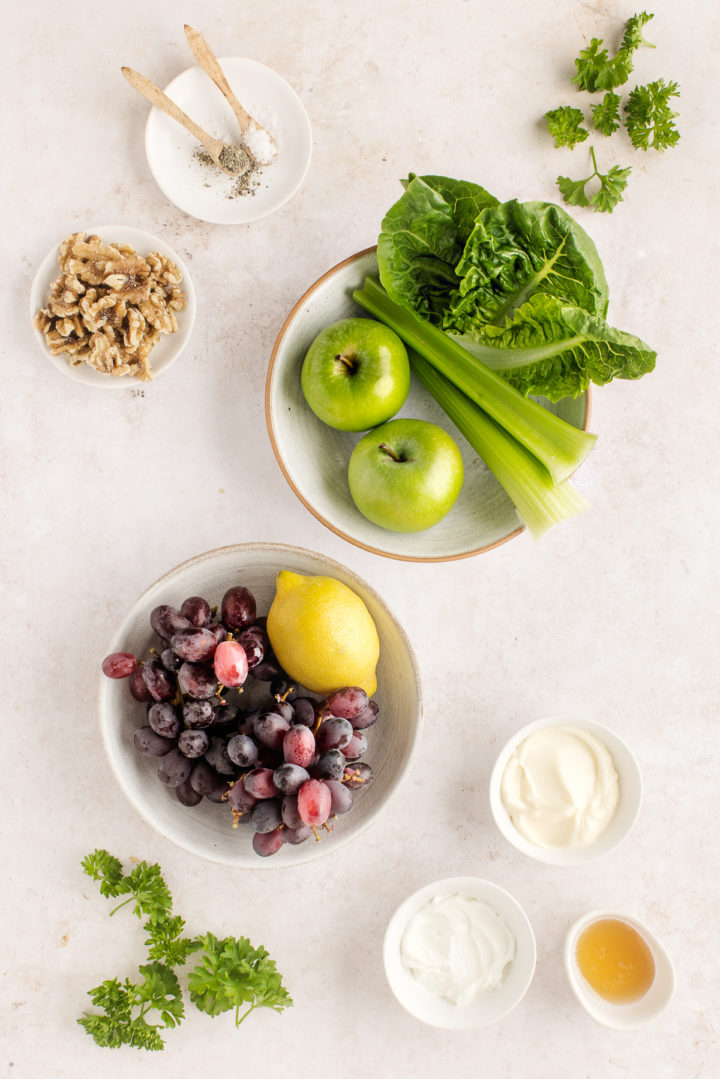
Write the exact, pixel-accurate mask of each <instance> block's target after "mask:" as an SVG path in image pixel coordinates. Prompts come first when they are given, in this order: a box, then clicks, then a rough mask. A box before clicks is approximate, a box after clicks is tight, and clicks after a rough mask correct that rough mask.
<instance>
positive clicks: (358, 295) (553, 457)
mask: <svg viewBox="0 0 720 1079" xmlns="http://www.w3.org/2000/svg"><path fill="white" fill-rule="evenodd" d="M353 299H354V300H356V302H357V303H359V304H360V306H361V307H364V308H365V310H366V311H368V312H369V313H370V314H371V315H374V316H375V318H377V319H379V320H380V322H384V323H385V325H386V326H389V327H390V328H391V329H392V330H394V331H395V333H396V334H397V335H398V336H399V337H400V338H402V340H403V341H404V342H405V344H406V345H408V346H409V347H410V348H413V349H415V351H416V352H418V353H419V354H420V355H421V356H422V357H423V358H424V359H425V360H427V361H428V363H431V364H432V366H433V367H435V368H436V369H437V370H438V371H439V372H440V374H442V375H444V376H445V378H447V379H449V380H450V381H451V382H452V383H454V385H455V386H457V388H458V389H459V390H461V391H462V392H463V393H464V394H465V395H466V396H467V397H469V398H470V399H471V400H472V401H474V402H475V404H477V405H479V406H480V408H482V409H483V411H484V412H486V413H488V414H489V415H490V416H492V417H493V419H494V420H496V421H497V423H498V424H499V425H500V427H502V428H504V429H505V430H506V431H507V432H508V433H509V434H511V435H512V436H513V438H516V439H517V440H518V442H520V443H522V445H523V446H525V448H526V449H528V450H529V451H530V453H532V454H533V455H534V456H535V457H537V458H538V460H540V461H541V462H542V463H543V464H544V465H545V467H546V468H547V470H548V471H549V473H550V475H551V476H552V478H553V480H555V482H556V483H561V482H562V481H563V480H565V479H567V478H568V476H570V475H571V474H572V473H573V472H574V471H575V469H576V468H577V467H578V465H580V464H581V463H582V462H583V461H584V460H585V458H586V457H587V455H588V453H589V452H590V450H591V449H592V448H593V446H594V444H595V440H596V438H597V436H596V435H592V434H590V433H589V432H587V431H580V430H578V428H577V427H573V425H572V424H571V423H566V422H565V420H561V419H560V417H559V416H555V415H554V414H553V413H552V412H548V411H547V409H545V408H543V407H542V405H539V404H538V403H537V401H532V400H530V399H529V398H527V397H523V395H522V394H521V393H519V392H518V391H517V390H516V389H515V388H514V387H513V386H510V385H509V383H507V382H506V381H505V380H504V379H503V378H502V377H501V376H500V375H498V374H496V373H495V372H494V371H491V370H490V368H489V367H487V366H486V365H485V364H484V363H483V362H482V361H481V360H478V359H477V358H476V357H474V356H472V355H471V354H470V353H469V352H468V351H467V350H466V349H464V348H463V347H462V345H459V344H458V343H457V342H456V341H453V340H452V339H451V338H450V337H448V335H447V334H445V333H443V331H442V330H439V329H438V328H437V327H436V326H433V325H431V323H429V322H424V321H422V320H421V319H419V318H418V317H417V316H416V315H414V314H413V313H412V312H411V311H407V310H406V309H405V308H404V307H400V305H399V304H396V303H395V302H394V301H393V300H391V299H390V297H389V296H388V294H387V293H386V292H385V289H384V288H383V287H382V286H381V285H380V284H379V283H378V282H377V281H375V280H373V278H371V277H366V278H365V285H364V286H363V288H361V289H356V291H355V292H353Z"/></svg>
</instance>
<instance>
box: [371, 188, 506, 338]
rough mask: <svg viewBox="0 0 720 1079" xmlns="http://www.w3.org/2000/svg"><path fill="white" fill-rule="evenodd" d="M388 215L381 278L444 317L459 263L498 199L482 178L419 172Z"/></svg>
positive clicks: (405, 300) (425, 314) (420, 307)
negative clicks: (478, 181)
mask: <svg viewBox="0 0 720 1079" xmlns="http://www.w3.org/2000/svg"><path fill="white" fill-rule="evenodd" d="M404 185H405V193H404V194H403V195H402V196H401V197H400V198H399V199H398V201H397V202H396V203H395V204H394V205H393V206H391V207H390V209H389V210H388V212H387V214H386V215H385V217H384V219H383V222H382V227H381V232H380V236H379V238H378V254H377V257H378V268H379V273H380V280H381V281H382V283H383V286H384V288H385V290H386V292H387V293H388V295H389V296H391V297H392V299H394V300H395V301H396V302H397V303H400V304H402V305H403V306H405V307H408V308H409V309H410V310H412V311H415V312H416V314H418V315H420V317H421V318H426V319H428V320H429V321H430V322H435V323H437V322H439V321H440V319H441V317H442V314H443V312H444V311H445V309H446V308H447V305H448V301H449V298H450V295H451V293H452V292H453V290H454V289H455V288H456V287H457V276H456V274H455V267H456V266H457V264H458V262H459V261H460V259H461V257H462V253H463V249H464V247H465V243H466V241H467V239H468V237H469V236H470V234H471V233H472V231H473V229H474V227H475V221H476V219H477V216H478V214H479V213H480V211H481V210H483V209H485V208H486V207H489V206H495V205H498V200H497V199H496V198H494V197H493V196H492V195H490V194H488V192H487V191H485V189H484V188H482V187H480V186H479V185H478V184H473V183H469V182H467V181H464V180H453V179H451V178H450V177H447V176H415V175H414V174H412V173H411V174H410V176H409V177H408V179H407V180H406V181H404Z"/></svg>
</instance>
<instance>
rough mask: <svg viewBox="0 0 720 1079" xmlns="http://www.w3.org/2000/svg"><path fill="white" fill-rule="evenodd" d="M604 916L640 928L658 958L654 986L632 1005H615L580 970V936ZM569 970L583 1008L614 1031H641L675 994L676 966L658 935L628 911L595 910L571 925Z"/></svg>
mask: <svg viewBox="0 0 720 1079" xmlns="http://www.w3.org/2000/svg"><path fill="white" fill-rule="evenodd" d="M604 918H613V919H616V920H617V921H619V922H625V923H626V924H627V925H629V926H630V927H631V928H632V929H634V930H636V932H638V933H639V934H640V936H641V937H642V938H643V940H644V941H645V943H646V944H647V946H648V948H649V949H650V951H651V952H652V956H653V959H654V960H655V978H654V979H653V983H652V985H651V986H650V988H649V989H648V991H647V993H646V994H645V996H644V997H641V998H640V1000H635V1001H633V1002H632V1003H630V1004H612V1003H611V1002H610V1001H608V1000H604V999H603V997H601V996H600V995H599V994H598V993H596V992H595V990H594V989H593V988H592V986H591V985H589V984H588V983H587V982H586V981H585V978H584V977H583V975H582V974H581V973H580V968H579V966H578V963H577V959H576V956H575V952H576V948H577V941H578V937H579V936H580V934H581V933H582V931H583V929H586V928H587V927H588V926H589V925H591V924H592V923H593V922H598V921H600V920H601V919H604ZM565 971H566V973H567V976H568V981H569V982H570V985H571V987H572V989H573V992H574V993H575V996H576V997H577V998H578V1000H579V1001H580V1003H581V1004H582V1006H583V1008H585V1010H586V1011H587V1012H588V1014H589V1015H591V1016H592V1017H593V1019H595V1020H596V1021H597V1022H598V1023H602V1025H603V1026H605V1027H612V1029H613V1030H637V1029H638V1028H639V1027H643V1026H645V1024H646V1023H649V1022H650V1021H651V1020H652V1019H656V1018H657V1017H658V1015H660V1013H661V1012H663V1011H664V1010H665V1008H667V1006H668V1004H669V1003H670V1001H671V1000H672V998H673V995H674V993H675V968H674V967H673V963H672V960H671V958H670V956H669V955H668V953H667V952H666V951H665V948H664V947H663V946H662V944H661V943H660V941H659V940H658V938H657V937H656V936H655V934H654V933H653V932H651V931H650V929H648V927H647V926H646V925H645V924H644V923H643V922H641V921H640V920H639V919H638V918H631V917H630V916H629V915H627V914H618V913H616V912H615V911H612V910H593V911H591V912H590V913H589V914H586V915H584V917H582V918H579V919H578V921H577V922H575V924H574V925H573V926H571V928H570V930H569V931H568V934H567V936H566V938H565Z"/></svg>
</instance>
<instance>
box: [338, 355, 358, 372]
mask: <svg viewBox="0 0 720 1079" xmlns="http://www.w3.org/2000/svg"><path fill="white" fill-rule="evenodd" d="M335 359H336V360H339V362H340V363H342V364H344V365H345V367H347V369H348V371H349V373H350V374H351V375H354V374H355V372H356V371H357V363H356V362H355V357H354V356H343V354H342V352H338V354H337V356H336V357H335Z"/></svg>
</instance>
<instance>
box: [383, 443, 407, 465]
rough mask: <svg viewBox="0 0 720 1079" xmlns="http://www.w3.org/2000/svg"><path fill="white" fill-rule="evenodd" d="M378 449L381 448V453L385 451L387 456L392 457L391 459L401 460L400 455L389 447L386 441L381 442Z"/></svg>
mask: <svg viewBox="0 0 720 1079" xmlns="http://www.w3.org/2000/svg"><path fill="white" fill-rule="evenodd" d="M378 449H379V450H382V451H383V453H386V454H387V455H388V457H392V459H393V461H402V457H398V455H397V454H396V453H395V450H393V449H391V448H390V446H388V444H387V442H381V443H380V445H379V446H378Z"/></svg>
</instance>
